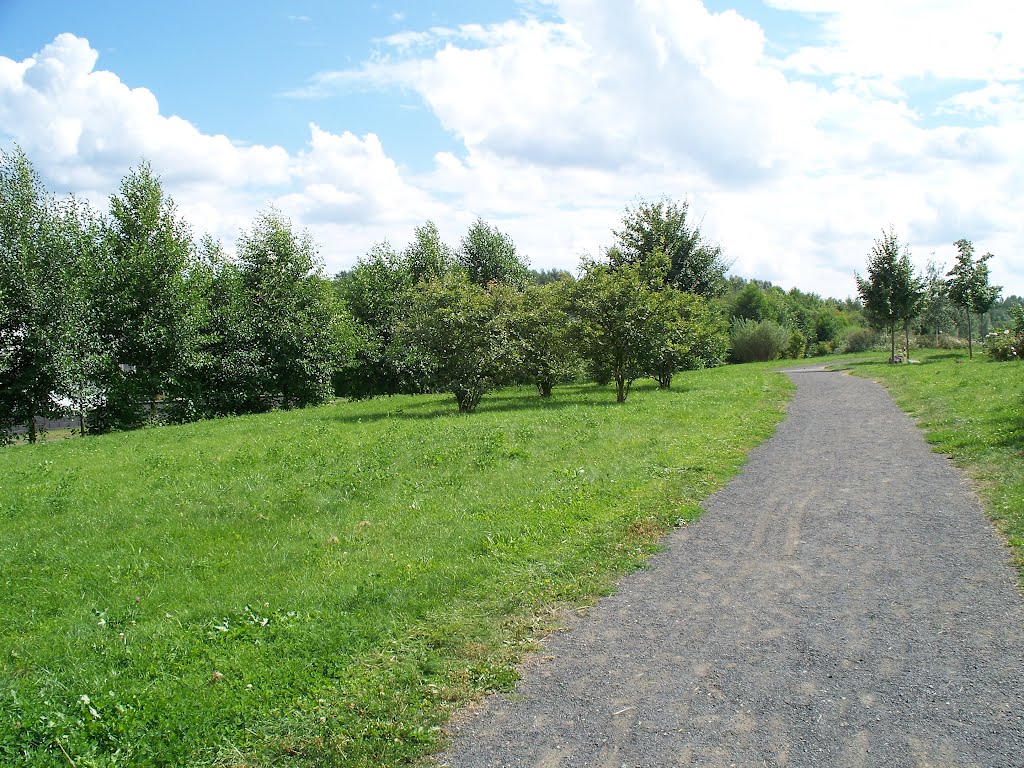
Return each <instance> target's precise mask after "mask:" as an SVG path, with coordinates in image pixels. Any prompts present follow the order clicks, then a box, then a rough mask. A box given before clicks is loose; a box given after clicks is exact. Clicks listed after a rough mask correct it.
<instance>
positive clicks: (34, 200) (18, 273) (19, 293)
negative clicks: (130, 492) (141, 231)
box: [0, 146, 78, 442]
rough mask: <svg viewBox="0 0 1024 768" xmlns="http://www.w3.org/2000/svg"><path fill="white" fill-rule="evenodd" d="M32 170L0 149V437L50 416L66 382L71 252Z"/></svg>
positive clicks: (19, 154)
mask: <svg viewBox="0 0 1024 768" xmlns="http://www.w3.org/2000/svg"><path fill="white" fill-rule="evenodd" d="M69 225H70V226H76V225H77V222H75V221H73V220H72V219H71V218H69V217H62V216H60V215H59V214H58V212H57V209H56V204H55V203H54V201H53V200H52V199H51V198H50V195H49V194H48V193H47V191H46V189H45V188H44V187H43V183H42V181H41V180H40V178H39V175H38V174H37V173H36V171H35V170H34V169H33V168H32V165H31V163H30V162H29V159H28V157H27V156H26V155H25V153H24V151H23V150H22V149H21V148H20V147H17V146H16V147H15V148H14V150H13V151H12V152H10V153H0V440H3V441H6V440H7V435H8V430H9V429H10V427H12V426H14V425H18V424H24V425H26V426H27V428H28V438H29V440H30V441H31V442H35V441H36V439H37V433H36V418H37V417H51V416H57V415H59V414H60V413H61V411H62V410H63V409H62V406H61V405H60V403H59V402H58V400H57V398H58V397H59V396H60V395H61V394H62V393H63V392H64V391H65V390H66V388H67V384H68V382H69V380H70V379H71V369H72V360H73V356H74V350H73V349H72V345H73V338H74V331H75V325H74V324H75V321H76V320H77V319H78V317H77V316H76V313H75V311H74V303H73V301H72V300H71V297H72V296H74V295H76V293H77V290H78V289H77V286H76V285H75V281H76V267H77V263H76V262H77V257H78V253H77V252H76V251H75V250H74V248H73V245H74V236H73V233H71V232H66V231H64V227H65V226H69Z"/></svg>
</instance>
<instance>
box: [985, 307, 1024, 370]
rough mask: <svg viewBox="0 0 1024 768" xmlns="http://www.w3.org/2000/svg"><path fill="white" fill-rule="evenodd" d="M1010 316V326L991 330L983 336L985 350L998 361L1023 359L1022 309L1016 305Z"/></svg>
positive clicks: (1023, 319) (1023, 311) (1023, 320)
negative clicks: (1011, 322)
mask: <svg viewBox="0 0 1024 768" xmlns="http://www.w3.org/2000/svg"><path fill="white" fill-rule="evenodd" d="M1011 316H1012V318H1013V326H1012V327H1011V328H1004V329H1003V330H1001V331H993V332H992V333H990V334H988V335H987V336H986V337H985V351H986V352H987V353H988V355H989V357H991V358H992V359H993V360H995V361H997V362H1000V363H1005V362H1006V361H1008V360H1021V359H1024V309H1021V308H1020V307H1016V308H1015V309H1014V310H1013V311H1012V313H1011Z"/></svg>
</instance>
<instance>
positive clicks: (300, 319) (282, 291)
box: [0, 148, 357, 440]
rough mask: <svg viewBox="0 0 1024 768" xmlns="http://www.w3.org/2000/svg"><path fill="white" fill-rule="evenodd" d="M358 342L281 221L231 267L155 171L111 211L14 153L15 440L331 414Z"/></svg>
mask: <svg viewBox="0 0 1024 768" xmlns="http://www.w3.org/2000/svg"><path fill="white" fill-rule="evenodd" d="M356 341H357V334H356V330H355V327H354V325H353V323H352V322H351V318H350V317H349V316H348V314H347V313H346V312H345V310H344V307H343V306H342V305H341V304H340V302H339V301H338V299H337V295H336V292H335V291H334V290H333V286H332V283H331V281H330V280H328V279H326V278H325V277H323V276H322V275H321V274H320V272H319V268H318V264H317V261H316V253H315V249H314V247H313V244H312V242H311V241H310V240H309V238H308V237H307V236H305V235H302V234H300V233H296V232H295V231H294V230H293V229H292V227H291V225H290V223H289V222H288V221H287V220H286V219H285V218H283V217H282V216H281V215H280V214H279V213H277V212H276V211H274V210H270V211H268V212H266V213H261V214H260V215H259V216H257V218H256V220H255V221H254V223H253V225H252V228H251V229H250V230H249V231H247V232H244V233H242V235H241V237H240V238H239V240H238V246H237V253H236V257H235V258H234V259H228V258H227V257H226V256H225V255H224V252H223V250H222V248H221V246H220V245H219V243H216V242H214V241H212V240H210V239H209V238H204V239H202V240H200V241H199V242H198V243H197V242H196V241H195V240H194V238H193V236H192V233H191V231H190V229H189V227H188V226H187V224H186V223H185V222H184V221H183V220H182V219H181V217H180V216H178V214H177V211H176V209H175V206H174V202H173V201H172V200H171V199H170V197H168V196H167V195H166V194H165V192H164V191H163V188H162V186H161V183H160V180H159V178H158V177H157V176H156V175H155V174H154V173H153V171H152V169H151V168H150V166H149V165H148V164H146V163H143V164H142V165H141V166H139V168H137V169H135V170H134V171H132V172H131V173H129V174H128V175H127V176H126V177H125V178H124V179H123V181H122V182H121V185H120V189H119V191H118V192H117V193H115V194H114V195H112V196H111V198H110V205H109V211H108V212H107V213H106V214H100V213H98V212H96V211H94V210H93V209H92V208H91V207H90V206H88V205H87V204H85V203H83V202H82V201H78V200H75V199H74V198H69V199H57V198H55V197H54V196H52V195H51V194H49V193H48V192H47V190H46V189H45V188H44V186H43V184H42V182H41V180H40V178H39V176H38V174H36V172H35V171H34V169H33V168H32V166H31V163H30V162H29V160H28V158H27V157H26V156H25V154H24V153H23V152H22V151H21V150H20V149H18V148H15V149H14V151H13V152H10V153H5V154H3V155H2V156H0V436H5V435H7V432H8V429H9V428H10V427H12V426H14V425H19V424H23V425H27V426H28V429H29V439H30V440H34V439H35V437H36V435H35V423H36V419H37V418H40V417H58V416H63V415H66V414H67V413H69V412H71V413H74V414H77V416H78V419H79V424H80V426H81V428H82V430H83V431H85V429H86V427H87V426H88V428H89V429H91V430H94V431H104V430H108V429H118V428H131V427H135V426H138V425H140V424H142V423H144V422H145V421H146V420H147V419H151V418H153V417H154V416H156V415H157V413H158V412H159V413H160V415H161V416H164V417H167V418H174V419H187V418H196V417H200V416H212V415H217V414H224V413H240V412H245V411H253V410H262V409H265V408H269V407H271V406H272V405H275V404H281V405H285V406H292V405H303V404H306V403H310V402H318V401H321V400H323V399H324V398H325V397H327V396H329V395H330V394H331V375H332V373H333V371H334V370H336V369H337V368H338V367H339V366H341V365H344V363H345V361H346V360H348V359H350V358H351V357H352V354H353V353H354V346H355V344H356ZM87 422H88V424H87Z"/></svg>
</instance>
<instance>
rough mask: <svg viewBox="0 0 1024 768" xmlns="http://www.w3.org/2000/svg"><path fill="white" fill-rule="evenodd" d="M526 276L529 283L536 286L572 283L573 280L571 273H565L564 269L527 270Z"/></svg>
mask: <svg viewBox="0 0 1024 768" xmlns="http://www.w3.org/2000/svg"><path fill="white" fill-rule="evenodd" d="M527 275H528V277H529V280H530V282H532V283H534V284H536V285H547V284H548V283H558V282H561V281H564V280H568V281H570V282H572V281H573V280H575V278H574V277H573V276H572V274H571V273H569V272H566V271H565V270H564V269H556V268H551V269H529V270H527Z"/></svg>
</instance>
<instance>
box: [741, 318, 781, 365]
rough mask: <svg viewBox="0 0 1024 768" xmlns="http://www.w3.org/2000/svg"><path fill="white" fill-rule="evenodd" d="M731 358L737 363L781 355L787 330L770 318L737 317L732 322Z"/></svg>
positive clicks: (776, 357) (760, 360) (770, 358)
mask: <svg viewBox="0 0 1024 768" xmlns="http://www.w3.org/2000/svg"><path fill="white" fill-rule="evenodd" d="M731 338H732V353H731V354H732V359H733V360H735V361H736V362H738V363H753V362H765V361H768V360H777V359H778V358H780V357H782V355H783V354H784V353H785V352H786V350H787V349H788V347H789V339H790V337H789V332H788V331H787V330H786V329H785V328H783V327H782V326H781V325H779V324H778V323H776V322H773V321H771V320H762V321H760V322H756V321H754V320H744V319H742V318H741V319H738V320H734V321H733V324H732V333H731Z"/></svg>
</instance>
